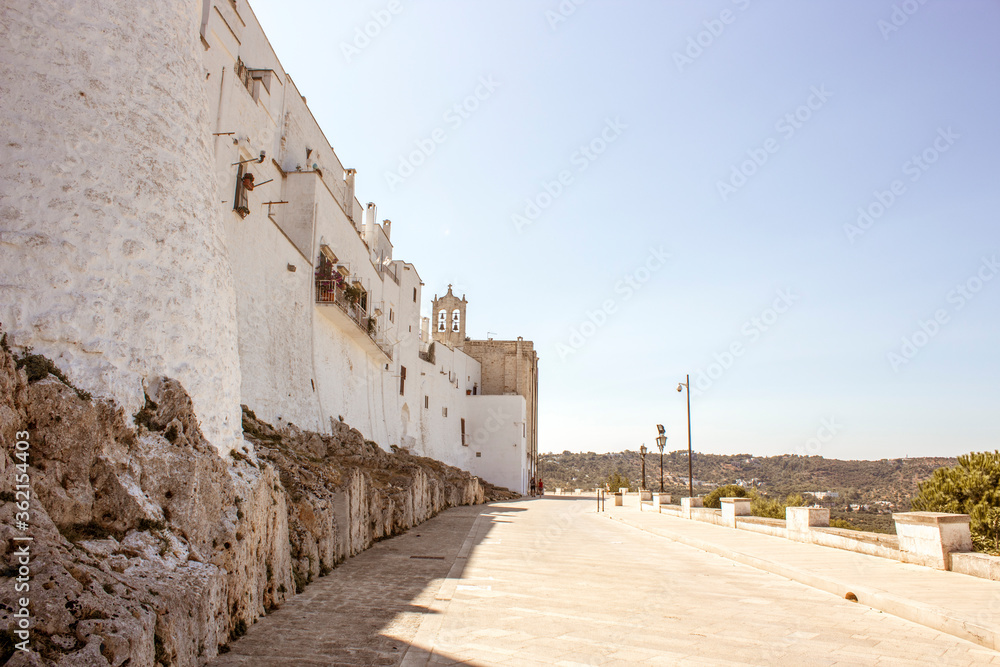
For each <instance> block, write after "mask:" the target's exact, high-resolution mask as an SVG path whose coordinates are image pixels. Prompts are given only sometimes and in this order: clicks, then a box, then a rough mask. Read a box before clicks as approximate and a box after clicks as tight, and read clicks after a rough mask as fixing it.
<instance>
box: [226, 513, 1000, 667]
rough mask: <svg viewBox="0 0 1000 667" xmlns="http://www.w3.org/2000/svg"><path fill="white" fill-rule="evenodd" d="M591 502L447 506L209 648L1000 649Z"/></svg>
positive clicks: (503, 652) (819, 658)
mask: <svg viewBox="0 0 1000 667" xmlns="http://www.w3.org/2000/svg"><path fill="white" fill-rule="evenodd" d="M595 508H596V502H595V501H594V499H593V498H586V497H582V498H581V497H561V498H560V497H551V498H550V497H546V498H542V499H531V500H521V501H516V502H507V503H495V504H493V505H489V506H484V507H479V508H467V507H463V508H455V509H451V510H448V511H447V512H444V513H443V514H441V515H440V516H438V517H436V518H435V519H432V520H431V521H429V522H427V523H425V524H423V525H421V526H418V527H417V528H414V529H412V530H411V531H409V532H408V533H406V534H404V535H401V536H399V537H396V538H393V539H391V540H386V541H384V542H380V543H378V544H376V545H375V546H374V547H372V548H371V549H370V550H368V551H366V552H364V553H362V554H359V555H358V556H356V557H354V558H352V559H350V560H349V561H348V562H347V563H345V564H344V565H342V566H341V567H339V568H337V569H336V570H334V571H333V572H332V573H330V574H329V575H328V576H326V577H324V578H321V579H319V580H318V581H316V582H314V583H313V584H311V585H310V586H309V587H307V588H306V590H305V591H304V592H303V594H301V595H299V596H297V597H295V598H293V599H292V600H290V601H289V602H287V603H286V604H285V605H284V607H283V608H282V609H281V610H279V611H277V612H274V613H272V614H271V615H269V616H268V617H266V618H264V619H261V620H260V621H259V622H258V623H257V624H255V625H254V626H252V627H251V628H250V631H249V632H248V633H247V636H246V637H245V638H243V639H241V640H239V641H237V642H234V643H233V644H232V651H231V652H230V653H228V654H226V655H224V656H221V657H220V658H218V659H217V660H216V661H214V662H213V663H211V664H212V665H217V666H220V667H225V666H232V665H261V666H264V667H268V666H271V665H304V666H309V665H372V664H386V665H393V664H403V665H424V664H435V665H437V664H455V663H465V664H470V665H529V666H530V665H632V664H651V665H652V664H664V665H675V664H676V665H684V664H690V665H695V664H697V665H706V664H707V665H745V664H750V665H781V664H787V665H801V664H810V665H833V664H843V665H859V664H860V665H873V664H885V665H908V664H912V665H918V664H920V665H923V664H928V663H933V664H940V665H972V664H1000V653H997V652H995V651H991V650H988V649H985V648H983V647H981V646H978V645H976V644H973V643H971V642H968V641H965V640H963V639H959V638H956V637H954V636H951V635H949V634H944V633H941V632H938V631H935V630H932V629H929V628H927V627H925V626H921V625H917V624H915V623H911V622H909V621H906V620H903V619H900V618H897V617H895V616H892V615H889V614H886V613H882V612H879V611H877V610H873V609H871V608H869V607H867V606H865V605H862V604H859V603H854V602H849V601H847V600H844V599H843V598H842V597H838V596H834V595H832V594H830V593H827V592H824V591H821V590H817V589H815V588H811V587H809V586H806V585H803V584H800V583H797V582H794V581H790V580H788V579H786V578H784V577H781V576H777V575H775V574H772V573H769V572H765V571H762V570H760V569H757V568H754V567H749V566H747V565H744V564H742V563H738V562H734V561H732V560H728V559H726V558H723V557H721V556H719V555H716V554H713V553H707V552H705V551H702V550H700V549H696V548H693V547H690V546H687V545H685V544H681V543H678V542H675V541H672V540H668V539H665V538H664V537H662V536H658V535H655V534H653V533H651V532H649V531H648V530H638V529H636V528H635V527H633V526H629V525H625V524H624V523H623V522H621V521H615V520H611V519H610V518H609V516H608V514H597V513H596V512H595ZM609 509H611V508H610V504H609ZM623 516H624V515H623ZM635 516H636V517H640V516H643V515H640V514H639V513H638V512H635ZM650 516H651V518H655V519H657V520H659V519H667V518H669V517H664V516H661V515H658V514H657V515H650ZM640 520H641V521H645V520H646V519H640ZM684 524H685V526H687V525H693V526H699V527H700V526H701V525H702V524H697V523H696V522H684ZM707 527H712V526H707ZM720 530H721V529H720ZM732 532H737V531H732ZM418 536H419V537H418ZM788 544H792V543H788ZM801 546H809V545H801ZM816 548H822V547H816ZM954 576H959V575H954ZM983 583H988V582H983Z"/></svg>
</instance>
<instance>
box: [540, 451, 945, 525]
mask: <svg viewBox="0 0 1000 667" xmlns="http://www.w3.org/2000/svg"><path fill="white" fill-rule="evenodd" d="M659 458H660V457H659V453H654V454H651V455H649V456H647V457H646V482H647V484H648V485H649V486H650V488H655V489H659V479H660V471H659V466H660V461H659ZM955 463H956V460H955V459H954V458H947V457H924V458H907V459H882V460H880V461H840V460H836V459H826V458H823V457H821V456H796V455H792V454H785V455H782V456H752V455H750V454H732V455H720V454H701V453H699V452H695V453H694V457H693V464H694V479H695V483H694V492H695V494H696V495H702V496H704V495H706V494H708V493H710V492H711V491H712V490H713V489H714V488H715V487H717V486H723V485H726V484H734V483H736V481H737V480H740V481H741V482H743V484H744V485H745V486H746V487H747V488H749V487H751V486H752V487H755V488H757V489H758V490H759V491H760V492H761V493H762V494H764V495H767V496H770V497H773V498H785V497H786V496H788V495H789V494H791V493H801V494H802V495H806V494H807V493H809V492H813V491H817V492H818V491H832V492H836V493H837V494H838V495H837V496H836V497H833V496H830V497H827V498H825V499H822V500H819V501H818V502H819V503H820V504H821V505H823V506H824V507H829V508H830V509H831V511H832V510H835V509H839V510H846V509H847V507H848V505H851V504H853V505H860V506H862V512H864V511H865V508H864V507H863V506H864V505H868V506H869V507H868V508H867V510H868V512H870V513H871V514H872V515H875V514H878V513H879V512H881V513H882V514H883V515H886V516H887V515H888V513H889V511H890V510H892V511H895V512H906V511H909V509H910V499H911V498H913V496H915V495H916V493H917V486H918V484H919V483H920V482H922V481H924V480H926V479H928V478H929V477H930V476H931V474H932V473H933V472H934V470H936V469H937V468H940V467H941V466H951V465H955ZM538 469H539V475H540V476H541V477H543V478H544V479H545V484H546V486H549V487H551V488H556V487H563V488H584V489H586V488H590V489H593V488H596V487H600V486H604V484H605V483H606V482H607V480H608V478H609V477H610V476H611V475H612V474H613V473H614V472H616V471H617V472H619V473H620V474H621V475H622V476H623V477H627V478H628V479H630V480H638V479H640V478H641V476H642V473H641V470H642V467H641V458H640V457H639V453H638V452H636V451H634V450H633V451H624V452H614V453H609V454H596V453H594V452H568V451H566V452H562V453H559V454H542V455H540V456H539V462H538ZM687 474H688V456H687V450H686V449H684V450H679V451H675V452H664V454H663V478H664V490H665V491H666V492H667V493H671V494H673V495H674V496H676V497H683V496H687V495H688V482H687ZM877 503H881V504H877ZM890 504H891V505H890ZM862 512H857V513H858V514H860V513H862Z"/></svg>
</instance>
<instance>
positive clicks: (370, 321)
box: [368, 317, 375, 336]
mask: <svg viewBox="0 0 1000 667" xmlns="http://www.w3.org/2000/svg"><path fill="white" fill-rule="evenodd" d="M368 335H369V336H374V335H375V318H374V317H369V318H368Z"/></svg>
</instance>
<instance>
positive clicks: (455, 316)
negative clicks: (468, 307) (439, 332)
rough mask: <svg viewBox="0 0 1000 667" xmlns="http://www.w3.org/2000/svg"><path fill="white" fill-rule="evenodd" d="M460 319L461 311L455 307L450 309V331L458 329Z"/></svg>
mask: <svg viewBox="0 0 1000 667" xmlns="http://www.w3.org/2000/svg"><path fill="white" fill-rule="evenodd" d="M461 319H462V312H461V311H460V310H459V309H458V308H456V309H455V310H453V311H451V330H452V331H458V327H459V324H460V322H461Z"/></svg>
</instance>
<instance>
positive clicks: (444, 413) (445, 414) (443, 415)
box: [441, 408, 448, 417]
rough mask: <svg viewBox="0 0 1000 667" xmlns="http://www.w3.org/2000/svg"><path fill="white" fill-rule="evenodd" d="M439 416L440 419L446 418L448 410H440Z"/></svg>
mask: <svg viewBox="0 0 1000 667" xmlns="http://www.w3.org/2000/svg"><path fill="white" fill-rule="evenodd" d="M441 416H442V417H447V416H448V408H441Z"/></svg>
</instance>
